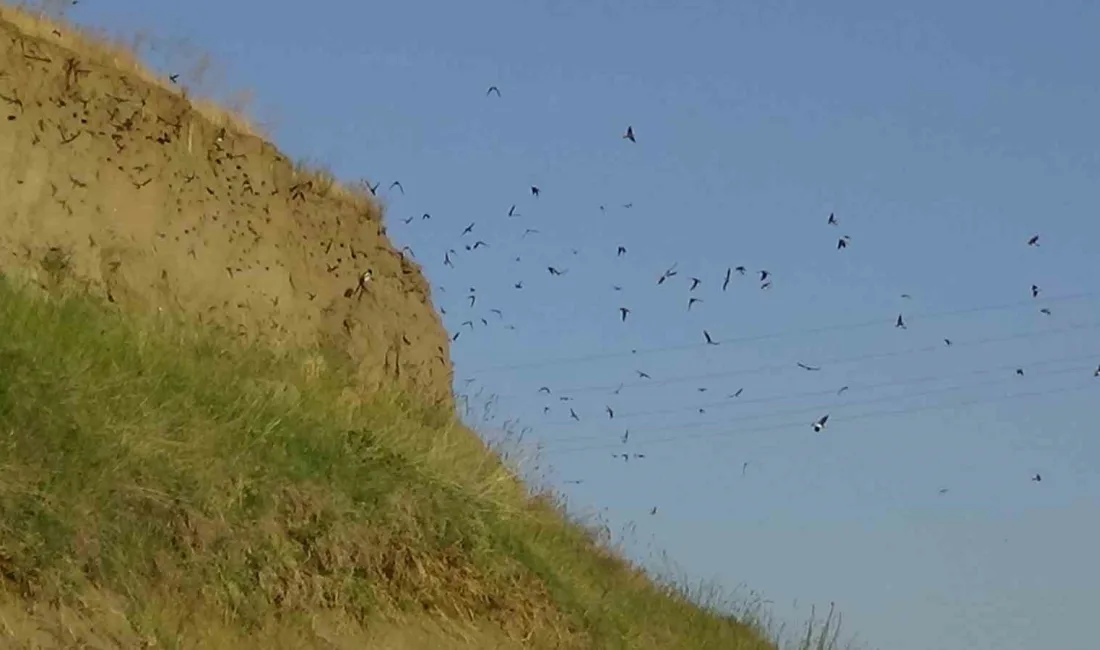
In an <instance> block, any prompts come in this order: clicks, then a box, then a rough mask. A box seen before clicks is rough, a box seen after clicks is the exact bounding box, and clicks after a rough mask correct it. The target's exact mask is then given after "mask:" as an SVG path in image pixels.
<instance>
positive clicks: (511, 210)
mask: <svg viewBox="0 0 1100 650" xmlns="http://www.w3.org/2000/svg"><path fill="white" fill-rule="evenodd" d="M508 216H509V217H518V216H520V215H519V213H518V212H516V204H515V203H513V204H512V207H510V208H508Z"/></svg>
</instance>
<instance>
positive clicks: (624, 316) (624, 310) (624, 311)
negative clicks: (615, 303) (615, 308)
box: [619, 307, 630, 323]
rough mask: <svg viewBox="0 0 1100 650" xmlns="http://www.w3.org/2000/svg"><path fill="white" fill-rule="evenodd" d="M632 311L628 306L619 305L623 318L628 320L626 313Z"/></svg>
mask: <svg viewBox="0 0 1100 650" xmlns="http://www.w3.org/2000/svg"><path fill="white" fill-rule="evenodd" d="M629 313H630V310H629V309H627V308H626V307H619V314H620V315H621V316H622V320H623V322H624V323H625V322H626V315H627V314H629Z"/></svg>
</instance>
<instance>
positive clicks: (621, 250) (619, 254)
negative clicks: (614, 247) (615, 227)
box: [615, 246, 626, 257]
mask: <svg viewBox="0 0 1100 650" xmlns="http://www.w3.org/2000/svg"><path fill="white" fill-rule="evenodd" d="M623 255H626V247H625V246H619V250H618V251H617V252H616V254H615V256H616V257H622V256H623Z"/></svg>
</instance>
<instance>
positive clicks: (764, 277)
mask: <svg viewBox="0 0 1100 650" xmlns="http://www.w3.org/2000/svg"><path fill="white" fill-rule="evenodd" d="M768 275H770V274H769V273H768V272H767V271H761V272H760V281H761V282H763V281H764V280H767V279H768Z"/></svg>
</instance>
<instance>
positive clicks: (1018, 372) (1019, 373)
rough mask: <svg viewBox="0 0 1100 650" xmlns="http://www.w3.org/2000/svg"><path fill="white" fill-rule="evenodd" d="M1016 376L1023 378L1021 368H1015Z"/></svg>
mask: <svg viewBox="0 0 1100 650" xmlns="http://www.w3.org/2000/svg"><path fill="white" fill-rule="evenodd" d="M1016 374H1017V375H1019V376H1021V377H1023V376H1024V369H1023V368H1017V369H1016Z"/></svg>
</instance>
